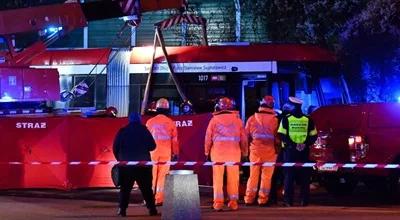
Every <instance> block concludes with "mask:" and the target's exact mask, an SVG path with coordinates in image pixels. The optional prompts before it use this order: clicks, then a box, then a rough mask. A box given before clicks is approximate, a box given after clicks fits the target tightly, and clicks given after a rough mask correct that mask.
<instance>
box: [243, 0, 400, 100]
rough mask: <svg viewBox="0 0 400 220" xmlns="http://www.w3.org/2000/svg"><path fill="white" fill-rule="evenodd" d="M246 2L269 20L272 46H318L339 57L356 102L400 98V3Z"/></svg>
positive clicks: (346, 0) (390, 0)
mask: <svg viewBox="0 0 400 220" xmlns="http://www.w3.org/2000/svg"><path fill="white" fill-rule="evenodd" d="M244 2H247V3H248V4H249V5H250V6H248V7H250V8H251V5H252V6H253V8H252V9H250V10H254V12H255V13H260V14H261V13H262V14H264V15H266V17H267V18H266V25H267V29H268V36H269V39H270V40H271V41H273V42H305V43H315V44H318V45H321V46H323V47H326V48H329V49H331V50H333V51H335V52H336V53H337V54H338V56H339V59H340V60H341V62H342V64H343V67H344V72H345V73H346V78H348V79H349V81H350V83H351V88H353V89H352V90H353V91H356V92H355V93H353V96H354V97H355V98H356V101H394V99H395V98H396V96H399V95H400V88H398V90H399V91H396V84H399V79H398V78H399V77H398V75H400V72H399V69H400V67H399V66H400V64H399V55H400V51H399V49H398V48H399V47H400V42H399V41H400V34H399V33H400V21H399V20H400V1H399V0H318V1H316V0H267V1H261V0H256V1H244ZM261 2H265V4H262V3H261ZM262 6H264V8H263V9H260V8H261V7H262ZM358 91H362V92H361V93H357V92H358ZM397 92H398V93H399V94H396V93H397Z"/></svg>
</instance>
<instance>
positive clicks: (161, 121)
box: [146, 98, 179, 205]
mask: <svg viewBox="0 0 400 220" xmlns="http://www.w3.org/2000/svg"><path fill="white" fill-rule="evenodd" d="M156 111H157V115H156V116H154V117H153V118H151V119H149V120H148V121H147V123H146V126H147V128H148V129H149V131H150V132H151V134H152V136H153V138H154V140H155V141H156V149H155V150H154V151H151V152H150V154H151V160H152V161H157V162H159V161H161V162H165V161H170V160H171V159H172V158H176V157H177V156H178V154H179V144H178V132H177V129H176V125H175V122H174V121H173V120H172V119H170V118H169V117H167V116H166V115H167V114H168V113H169V102H168V100H167V99H165V98H161V99H159V100H158V101H157V103H156ZM168 172H169V165H154V166H153V190H154V192H155V202H156V205H162V203H163V199H164V182H165V175H166V174H167V173H168Z"/></svg>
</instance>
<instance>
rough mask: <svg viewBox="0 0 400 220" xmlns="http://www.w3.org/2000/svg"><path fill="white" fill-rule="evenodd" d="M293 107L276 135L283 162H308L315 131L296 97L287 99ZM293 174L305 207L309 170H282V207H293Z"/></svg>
mask: <svg viewBox="0 0 400 220" xmlns="http://www.w3.org/2000/svg"><path fill="white" fill-rule="evenodd" d="M289 102H290V103H292V104H293V105H294V109H293V111H292V113H291V114H288V115H286V116H284V117H283V118H282V121H281V123H280V125H279V129H278V133H279V134H280V136H281V140H282V142H283V146H282V147H283V149H282V150H283V162H300V163H305V162H309V151H310V149H309V147H310V145H311V144H313V143H314V141H315V140H316V138H317V130H316V129H315V126H314V123H313V121H312V120H311V119H310V118H309V117H307V116H306V115H304V114H303V112H302V110H301V105H302V104H303V101H302V100H301V99H299V98H296V97H289ZM295 174H297V175H298V177H299V182H300V190H301V191H300V197H301V203H300V204H301V206H307V205H308V201H309V194H310V174H311V170H310V168H303V167H301V168H293V167H285V168H284V176H285V179H284V190H285V192H284V198H283V199H284V205H285V206H292V205H293V195H294V182H295Z"/></svg>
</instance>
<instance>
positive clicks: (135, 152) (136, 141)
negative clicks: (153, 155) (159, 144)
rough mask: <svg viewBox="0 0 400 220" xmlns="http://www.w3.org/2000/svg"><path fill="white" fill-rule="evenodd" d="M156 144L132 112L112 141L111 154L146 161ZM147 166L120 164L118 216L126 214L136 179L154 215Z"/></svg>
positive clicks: (137, 115) (149, 172) (126, 159)
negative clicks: (126, 123) (127, 122)
mask: <svg viewBox="0 0 400 220" xmlns="http://www.w3.org/2000/svg"><path fill="white" fill-rule="evenodd" d="M155 147H156V143H155V142H154V139H153V137H152V136H151V134H150V132H149V130H147V128H146V126H144V125H142V124H141V122H140V116H139V114H137V113H132V114H131V115H130V116H129V124H128V125H127V126H125V127H123V128H121V129H120V130H119V131H118V133H117V135H116V137H115V140H114V145H113V153H114V156H115V158H116V159H117V160H118V161H149V160H150V151H152V150H154V149H155ZM151 169H152V168H151V167H149V166H146V167H138V166H120V167H119V180H120V184H121V189H120V192H119V209H118V213H117V214H118V215H119V216H126V209H127V208H128V203H129V197H130V194H131V190H132V185H133V182H134V181H137V183H138V185H139V188H140V191H141V192H142V195H143V198H144V200H145V201H146V206H147V208H148V209H149V214H150V215H157V209H156V206H155V203H154V197H153V191H152V189H151V186H152V173H151V172H152V171H151Z"/></svg>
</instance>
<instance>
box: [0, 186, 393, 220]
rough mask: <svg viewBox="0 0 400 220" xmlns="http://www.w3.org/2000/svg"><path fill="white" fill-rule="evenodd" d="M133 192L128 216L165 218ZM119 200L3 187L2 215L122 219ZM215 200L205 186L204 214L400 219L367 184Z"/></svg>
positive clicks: (109, 194)
mask: <svg viewBox="0 0 400 220" xmlns="http://www.w3.org/2000/svg"><path fill="white" fill-rule="evenodd" d="M134 194H135V195H133V201H132V202H133V204H131V206H130V207H129V208H128V217H129V218H128V219H160V218H161V217H160V216H156V217H150V216H147V210H146V209H145V207H143V206H142V205H140V201H141V198H140V195H138V192H137V191H136V192H134ZM399 197H400V196H399ZM116 201H117V191H116V190H110V189H97V190H75V191H71V192H62V191H55V190H35V191H32V190H30V191H27V190H23V191H21V190H7V191H0V219H21V220H22V219H24V220H26V219H34V220H35V219H41V220H42V219H65V220H67V219H68V220H69V219H121V218H118V217H116V216H115V211H116ZM211 201H212V198H211V192H210V191H207V190H202V193H201V205H202V206H201V211H202V217H203V219H217V220H218V219H230V220H233V219H278V220H279V219H282V220H283V219H311V218H313V219H326V220H329V219H332V220H333V219H335V220H336V219H365V220H369V219H371V220H372V219H379V220H386V219H400V198H397V197H396V196H393V195H392V196H383V195H380V194H377V193H371V192H368V191H363V190H361V191H360V190H359V191H357V192H355V193H354V195H353V196H342V197H334V196H332V195H329V194H327V193H326V192H325V191H324V190H316V191H314V192H313V193H312V203H311V205H310V206H309V207H306V208H303V207H291V208H284V207H280V206H273V207H257V206H251V207H247V206H240V210H239V211H229V210H226V211H223V212H214V211H212V209H211V208H210V206H211ZM159 210H160V211H162V208H160V209H159Z"/></svg>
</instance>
